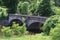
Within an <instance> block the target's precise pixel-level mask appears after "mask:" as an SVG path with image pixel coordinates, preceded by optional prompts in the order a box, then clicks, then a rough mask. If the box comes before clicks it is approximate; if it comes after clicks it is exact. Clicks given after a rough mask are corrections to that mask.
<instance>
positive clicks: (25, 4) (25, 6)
mask: <svg viewBox="0 0 60 40" xmlns="http://www.w3.org/2000/svg"><path fill="white" fill-rule="evenodd" d="M28 5H29V3H28V2H23V3H22V2H19V3H18V9H19V10H17V11H19V13H21V14H28Z"/></svg>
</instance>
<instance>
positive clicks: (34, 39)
mask: <svg viewBox="0 0 60 40" xmlns="http://www.w3.org/2000/svg"><path fill="white" fill-rule="evenodd" d="M0 40H51V39H50V37H49V36H42V35H41V34H36V35H24V36H21V37H15V36H14V37H9V38H8V37H7V38H6V37H3V38H0Z"/></svg>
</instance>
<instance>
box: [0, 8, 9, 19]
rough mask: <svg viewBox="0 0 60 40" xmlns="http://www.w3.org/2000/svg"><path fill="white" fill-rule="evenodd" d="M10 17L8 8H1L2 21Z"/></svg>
mask: <svg viewBox="0 0 60 40" xmlns="http://www.w3.org/2000/svg"><path fill="white" fill-rule="evenodd" d="M7 16H8V13H7V8H4V7H0V19H3V18H5V17H7Z"/></svg>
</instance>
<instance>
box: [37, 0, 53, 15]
mask: <svg viewBox="0 0 60 40" xmlns="http://www.w3.org/2000/svg"><path fill="white" fill-rule="evenodd" d="M37 13H38V14H39V15H41V16H51V15H54V13H53V12H52V10H51V7H50V0H43V1H42V3H41V4H40V5H39V7H38V10H37Z"/></svg>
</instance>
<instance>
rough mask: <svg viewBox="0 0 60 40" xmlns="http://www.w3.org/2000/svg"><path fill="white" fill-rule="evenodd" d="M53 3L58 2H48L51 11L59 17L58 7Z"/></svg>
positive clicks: (59, 9)
mask: <svg viewBox="0 0 60 40" xmlns="http://www.w3.org/2000/svg"><path fill="white" fill-rule="evenodd" d="M55 1H58V0H51V1H50V4H51V5H50V6H51V9H52V11H53V12H54V13H55V14H56V15H60V7H59V6H56V5H55V4H56V3H55Z"/></svg>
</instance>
